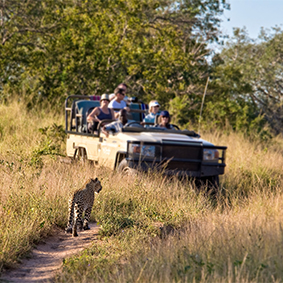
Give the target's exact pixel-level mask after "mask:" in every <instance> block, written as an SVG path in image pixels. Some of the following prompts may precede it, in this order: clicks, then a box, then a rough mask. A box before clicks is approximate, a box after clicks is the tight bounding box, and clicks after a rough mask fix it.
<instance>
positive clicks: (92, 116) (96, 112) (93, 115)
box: [86, 107, 100, 123]
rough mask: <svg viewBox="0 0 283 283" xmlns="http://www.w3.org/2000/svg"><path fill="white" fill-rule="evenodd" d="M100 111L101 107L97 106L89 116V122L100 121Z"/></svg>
mask: <svg viewBox="0 0 283 283" xmlns="http://www.w3.org/2000/svg"><path fill="white" fill-rule="evenodd" d="M99 113H100V110H99V107H95V108H94V109H93V110H92V111H91V113H90V114H89V115H88V116H87V118H86V120H87V122H90V123H91V122H99V121H97V120H99V119H98V118H97V115H99Z"/></svg>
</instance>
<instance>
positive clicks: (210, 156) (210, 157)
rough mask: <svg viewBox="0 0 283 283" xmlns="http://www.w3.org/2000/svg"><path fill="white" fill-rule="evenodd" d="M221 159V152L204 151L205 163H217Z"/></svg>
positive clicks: (213, 150) (214, 150)
mask: <svg viewBox="0 0 283 283" xmlns="http://www.w3.org/2000/svg"><path fill="white" fill-rule="evenodd" d="M218 159H219V151H218V150H217V149H204V150H203V160H205V161H216V162H218Z"/></svg>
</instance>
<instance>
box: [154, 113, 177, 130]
mask: <svg viewBox="0 0 283 283" xmlns="http://www.w3.org/2000/svg"><path fill="white" fill-rule="evenodd" d="M159 118H160V123H159V124H158V125H157V127H159V128H166V129H174V127H173V126H172V125H171V124H170V121H171V117H170V114H169V112H168V111H166V110H165V111H161V113H160V115H159Z"/></svg>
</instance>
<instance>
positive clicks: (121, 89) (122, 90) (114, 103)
mask: <svg viewBox="0 0 283 283" xmlns="http://www.w3.org/2000/svg"><path fill="white" fill-rule="evenodd" d="M126 90H127V89H126V87H125V86H124V85H122V84H121V85H119V86H118V87H116V88H115V90H114V93H115V98H114V99H112V100H111V102H110V103H109V108H116V109H126V110H127V111H128V112H129V111H130V108H129V107H128V106H127V103H126V102H125V100H124V98H125V95H126ZM118 116H119V111H115V117H116V118H118Z"/></svg>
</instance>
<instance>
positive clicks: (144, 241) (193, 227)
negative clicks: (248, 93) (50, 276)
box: [0, 103, 283, 282]
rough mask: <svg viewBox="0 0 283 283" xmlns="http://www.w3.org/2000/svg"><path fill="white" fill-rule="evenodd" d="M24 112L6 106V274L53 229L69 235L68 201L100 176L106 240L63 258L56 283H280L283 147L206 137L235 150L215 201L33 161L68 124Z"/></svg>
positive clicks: (1, 156)
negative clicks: (50, 132)
mask: <svg viewBox="0 0 283 283" xmlns="http://www.w3.org/2000/svg"><path fill="white" fill-rule="evenodd" d="M23 109H24V107H23V105H21V104H19V103H14V104H11V105H10V106H3V105H1V106H0V132H1V137H0V175H1V176H3V177H2V178H1V179H0V218H1V221H0V239H1V240H0V251H1V252H0V270H2V269H3V267H8V266H10V265H12V264H13V263H14V262H15V261H17V260H19V259H20V258H21V257H22V256H25V255H26V254H27V253H28V251H29V250H30V249H31V248H32V247H33V245H34V244H35V243H37V242H38V241H39V240H40V239H41V238H42V237H45V236H48V235H49V234H50V233H51V232H52V227H53V225H57V226H59V227H62V228H64V227H65V225H66V224H67V205H68V202H67V200H68V196H69V194H70V193H72V192H73V191H74V190H75V189H76V188H78V187H80V186H81V185H82V184H83V183H84V182H85V180H86V179H87V178H89V177H95V176H98V178H100V179H101V180H102V185H103V189H102V191H101V193H100V194H99V195H98V196H97V198H96V200H95V205H94V209H93V213H92V220H96V221H98V222H99V223H100V225H101V240H100V241H99V242H97V243H96V244H95V245H94V246H93V247H91V248H90V249H88V250H86V251H84V252H83V253H81V254H80V255H78V256H75V257H72V258H70V259H65V261H64V269H63V272H62V273H61V274H60V275H58V277H57V278H56V281H57V282H172V281H176V282H271V281H272V282H281V281H282V278H283V276H282V270H283V268H282V267H283V266H282V256H281V248H282V238H283V233H282V222H283V217H282V208H281V207H282V205H281V204H282V197H283V195H282V190H281V187H282V175H281V168H282V166H283V160H282V152H283V150H282V149H283V146H282V144H283V143H282V139H280V138H274V139H273V140H272V141H271V142H270V143H269V144H263V143H261V142H259V141H249V140H248V139H247V138H246V137H245V136H243V135H241V134H234V133H232V134H229V135H224V134H222V133H221V132H215V133H205V134H203V138H204V139H207V140H209V141H211V142H213V143H214V144H218V145H227V146H228V151H227V168H226V173H225V175H224V176H221V179H220V182H221V186H220V193H219V194H218V196H217V200H216V201H211V200H210V199H209V198H207V197H205V196H204V195H202V194H198V193H197V192H196V190H194V187H193V185H192V184H191V183H189V182H187V183H186V182H180V181H179V180H168V179H166V178H164V177H162V176H160V175H151V176H146V175H142V176H138V177H136V178H131V179H128V178H122V177H121V176H120V175H118V174H114V173H112V172H110V171H108V170H106V169H105V168H95V167H93V166H91V165H88V164H86V165H81V164H65V163H60V162H59V161H58V160H57V159H56V155H54V154H53V153H54V152H53V151H47V153H46V152H45V153H44V154H47V156H45V158H43V159H42V163H40V164H39V163H37V162H33V160H34V154H35V153H39V152H40V153H42V152H43V151H40V149H41V147H43V146H46V143H44V142H42V140H44V138H45V137H43V135H42V133H40V131H39V130H38V129H39V128H42V127H47V126H50V125H52V124H54V123H56V124H57V125H60V124H63V117H61V116H60V115H56V113H52V112H51V113H48V111H46V113H44V111H42V113H36V111H34V113H32V112H26V111H24V110H23ZM11 112H13V113H15V112H17V113H21V117H20V118H19V117H18V116H17V115H12V116H11V117H9V113H11ZM57 142H58V141H57ZM59 148H60V150H62V152H64V145H62V144H61V145H60V147H59ZM39 165H40V166H39Z"/></svg>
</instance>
